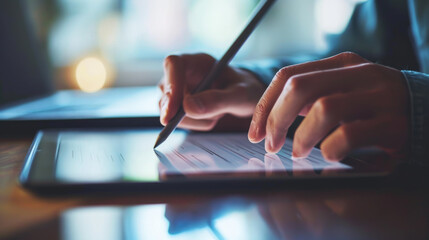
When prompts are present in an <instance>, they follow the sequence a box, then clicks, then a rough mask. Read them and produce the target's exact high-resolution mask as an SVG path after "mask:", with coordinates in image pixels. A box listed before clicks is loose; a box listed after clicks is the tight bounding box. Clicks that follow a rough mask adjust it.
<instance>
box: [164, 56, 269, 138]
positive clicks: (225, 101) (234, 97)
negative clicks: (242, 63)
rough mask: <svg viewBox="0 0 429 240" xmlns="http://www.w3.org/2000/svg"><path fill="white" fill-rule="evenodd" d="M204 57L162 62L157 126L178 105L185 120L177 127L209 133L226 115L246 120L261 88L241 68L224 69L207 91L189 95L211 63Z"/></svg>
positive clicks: (168, 59)
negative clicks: (162, 73) (159, 117)
mask: <svg viewBox="0 0 429 240" xmlns="http://www.w3.org/2000/svg"><path fill="white" fill-rule="evenodd" d="M215 61H216V60H215V59H214V58H213V57H211V56H209V55H207V54H192V55H190V54H184V55H170V56H168V57H166V58H165V60H164V76H163V78H162V79H161V82H160V84H159V88H160V89H161V91H162V97H161V99H160V100H159V108H160V112H161V124H162V125H164V126H165V125H166V124H167V123H168V122H169V121H170V120H171V118H172V117H173V116H174V115H175V114H176V112H177V111H178V109H179V107H180V105H181V104H183V108H184V110H185V113H186V115H185V118H184V119H183V120H182V121H181V122H180V124H179V125H178V126H179V127H181V128H187V129H191V130H197V131H209V130H211V129H213V128H214V127H215V125H216V124H217V123H218V121H219V119H221V118H222V117H223V116H225V115H226V114H231V115H234V116H236V117H240V118H250V117H251V116H252V115H253V112H254V109H255V107H256V104H257V103H258V101H259V98H260V97H261V96H262V94H263V92H264V90H265V86H264V85H263V84H262V83H261V82H260V81H258V79H256V77H255V76H254V75H253V74H251V73H250V72H247V71H245V70H242V69H238V68H232V67H227V68H226V69H225V70H224V71H223V73H222V74H221V75H220V77H219V78H218V79H216V80H215V83H214V84H213V85H212V86H211V88H210V89H209V90H206V91H203V92H199V93H196V94H194V95H191V92H192V90H193V89H195V88H196V87H197V85H198V84H199V83H200V81H202V80H203V78H204V77H205V76H206V75H207V73H208V72H209V71H210V69H211V67H212V66H213V64H214V63H215Z"/></svg>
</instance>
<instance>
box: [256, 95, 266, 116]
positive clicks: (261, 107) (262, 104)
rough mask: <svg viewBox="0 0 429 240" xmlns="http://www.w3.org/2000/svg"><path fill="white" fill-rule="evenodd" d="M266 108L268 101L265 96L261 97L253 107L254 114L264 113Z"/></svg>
mask: <svg viewBox="0 0 429 240" xmlns="http://www.w3.org/2000/svg"><path fill="white" fill-rule="evenodd" d="M267 109H268V102H267V99H265V98H261V99H260V100H259V102H258V104H257V105H256V108H255V114H256V115H258V116H259V115H265V114H266V111H267Z"/></svg>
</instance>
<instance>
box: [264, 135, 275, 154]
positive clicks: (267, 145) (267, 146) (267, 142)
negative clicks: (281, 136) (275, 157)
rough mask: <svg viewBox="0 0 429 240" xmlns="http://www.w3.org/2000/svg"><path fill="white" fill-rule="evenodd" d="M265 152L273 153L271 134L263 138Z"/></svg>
mask: <svg viewBox="0 0 429 240" xmlns="http://www.w3.org/2000/svg"><path fill="white" fill-rule="evenodd" d="M265 151H267V152H269V153H272V152H273V138H272V136H271V134H268V135H267V136H266V137H265Z"/></svg>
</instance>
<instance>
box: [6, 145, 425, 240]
mask: <svg viewBox="0 0 429 240" xmlns="http://www.w3.org/2000/svg"><path fill="white" fill-rule="evenodd" d="M31 141H32V139H30V138H25V139H12V138H3V139H0V238H9V237H13V236H18V238H23V239H26V238H33V239H34V237H35V236H38V235H37V234H40V236H44V237H45V238H56V237H58V236H59V235H58V234H59V233H58V232H59V231H60V230H59V229H60V227H59V224H60V223H59V220H58V219H59V216H60V214H61V213H62V212H63V211H64V210H67V209H72V208H73V207H78V206H100V205H120V206H129V205H139V204H146V203H168V204H169V205H170V206H173V208H183V206H187V208H193V207H195V206H197V205H198V206H200V205H201V204H204V203H207V204H209V203H210V201H212V200H213V199H222V198H226V199H227V198H228V197H230V196H235V197H240V198H244V199H248V200H249V201H251V202H252V204H254V205H257V206H258V209H259V210H260V212H261V216H263V219H266V222H267V224H268V225H269V226H270V227H272V229H273V231H276V233H277V234H278V235H279V236H281V238H286V237H290V238H291V239H294V237H296V236H298V235H299V234H300V235H299V236H303V235H302V234H304V233H305V234H304V236H309V237H310V238H314V237H316V238H318V239H332V237H334V239H335V236H337V237H338V236H341V238H343V237H344V236H346V237H347V238H348V239H353V238H355V237H356V236H360V237H362V236H365V239H429V207H428V206H429V205H428V203H429V197H428V196H429V194H428V193H429V191H428V190H427V189H428V188H427V185H425V186H413V187H408V186H407V185H406V184H405V187H404V186H402V187H375V188H372V187H352V188H347V187H342V188H334V189H326V188H324V189H317V188H315V189H301V190H299V189H295V190H290V189H289V190H288V189H270V190H263V189H259V190H256V191H250V192H249V191H246V192H244V191H241V192H240V191H238V192H216V193H207V192H205V193H184V194H151V195H150V196H148V195H140V196H139V195H121V196H110V197H105V196H103V197H94V196H92V197H74V198H70V197H58V198H41V197H37V196H34V195H32V194H31V193H29V192H27V191H25V190H24V189H22V188H21V187H20V186H19V185H18V183H17V176H18V174H19V172H20V170H21V167H22V164H23V160H24V158H25V155H26V153H27V150H28V148H29V146H30V144H31ZM225 202H226V203H228V200H227V201H225ZM291 212H293V213H294V214H291ZM297 216H298V218H297ZM340 225H341V226H343V225H344V226H343V227H341V231H342V232H339V231H337V230H338V226H340ZM294 234H295V235H294ZM296 234H298V235H296ZM47 236H48V237H47ZM52 236H53V237H52ZM357 239H359V237H358V238H357Z"/></svg>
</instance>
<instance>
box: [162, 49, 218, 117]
mask: <svg viewBox="0 0 429 240" xmlns="http://www.w3.org/2000/svg"><path fill="white" fill-rule="evenodd" d="M214 61H215V59H214V58H213V57H211V56H210V55H207V54H192V55H189V54H184V55H180V56H177V55H170V56H168V57H166V58H165V60H164V72H165V76H164V78H163V82H162V84H161V85H160V88H161V89H162V91H163V94H164V95H166V98H167V100H166V101H165V105H164V106H161V122H164V123H167V122H168V121H169V120H170V119H171V118H172V117H173V116H174V115H175V114H176V113H177V111H178V109H179V107H180V105H181V104H182V102H183V96H184V94H185V93H189V92H191V91H192V90H193V89H194V88H195V87H196V86H197V85H198V83H199V82H200V81H201V80H202V79H203V78H204V76H205V74H206V73H207V72H208V71H209V69H210V67H211V66H212V65H213V63H214Z"/></svg>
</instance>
